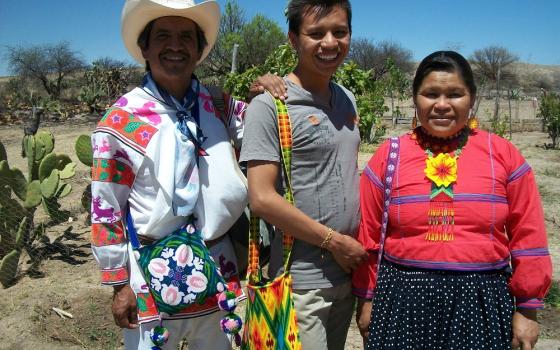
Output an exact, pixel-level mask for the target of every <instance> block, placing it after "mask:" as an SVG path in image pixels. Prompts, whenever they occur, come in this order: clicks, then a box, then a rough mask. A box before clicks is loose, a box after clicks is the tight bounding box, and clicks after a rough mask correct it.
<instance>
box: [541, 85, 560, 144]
mask: <svg viewBox="0 0 560 350" xmlns="http://www.w3.org/2000/svg"><path fill="white" fill-rule="evenodd" d="M539 109H540V112H539V116H540V117H541V118H542V119H543V123H544V126H545V128H546V131H547V132H548V136H550V138H551V139H552V145H551V147H552V148H556V147H557V146H558V137H559V136H560V95H557V94H554V93H548V94H547V93H545V94H544V95H543V97H542V99H541V103H540V106H539Z"/></svg>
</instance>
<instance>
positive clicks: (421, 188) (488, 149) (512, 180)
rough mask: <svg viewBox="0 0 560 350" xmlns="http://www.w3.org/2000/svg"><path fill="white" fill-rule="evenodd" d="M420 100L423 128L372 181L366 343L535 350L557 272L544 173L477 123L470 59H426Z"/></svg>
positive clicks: (387, 155)
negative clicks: (540, 316) (537, 173)
mask: <svg viewBox="0 0 560 350" xmlns="http://www.w3.org/2000/svg"><path fill="white" fill-rule="evenodd" d="M413 98H414V104H415V107H416V113H417V116H418V120H419V122H420V125H421V126H418V127H415V125H414V129H413V130H412V131H411V132H409V133H407V134H405V135H402V136H400V137H398V138H392V139H390V140H388V141H387V142H385V143H384V144H383V145H381V147H380V148H379V150H378V151H377V152H376V153H375V155H374V156H373V157H372V158H371V160H370V161H369V163H368V165H367V167H366V168H365V169H364V173H363V175H362V178H361V188H360V196H361V199H360V201H361V210H362V222H361V225H360V232H359V236H358V240H359V241H360V242H361V243H362V244H363V245H364V247H365V248H366V249H367V250H368V252H369V256H370V257H369V261H368V263H365V264H363V265H362V266H360V268H358V269H357V270H355V271H354V275H353V284H354V294H355V295H356V296H358V297H359V298H360V299H359V300H360V301H359V305H358V326H359V327H360V331H361V332H362V335H363V336H364V338H365V340H366V343H367V346H366V348H367V349H399V350H400V349H408V348H411V349H412V348H414V349H419V348H421V349H467V348H468V349H511V347H512V346H513V347H521V348H522V349H532V347H533V346H534V345H535V343H536V341H537V337H538V334H539V326H538V323H537V319H536V309H539V308H542V307H543V298H544V296H545V294H546V292H547V291H548V288H549V287H550V283H551V275H552V266H551V259H550V256H549V253H548V248H547V237H546V232H545V226H544V216H543V210H542V205H541V200H540V196H539V193H538V190H537V186H536V183H535V178H534V174H533V171H532V169H531V167H530V166H529V165H528V164H527V162H526V161H525V159H524V158H523V156H522V155H521V154H520V153H519V151H518V150H517V149H516V148H515V147H514V146H513V145H512V144H511V143H510V142H508V141H506V140H504V139H503V138H501V137H499V136H497V135H494V134H491V133H488V132H486V131H483V130H480V129H477V128H476V126H477V125H476V124H477V122H476V119H474V116H472V107H473V104H474V102H475V98H476V86H475V84H474V79H473V74H472V70H471V68H470V66H469V63H468V62H467V61H466V60H465V59H464V58H463V57H462V56H461V55H460V54H458V53H456V52H453V51H438V52H434V53H432V54H430V55H429V56H427V57H426V58H425V59H424V60H423V61H422V62H421V63H420V65H419V67H418V69H417V71H416V76H415V78H414V82H413ZM415 121H416V117H415ZM380 252H381V254H380ZM380 256H382V259H381V258H380Z"/></svg>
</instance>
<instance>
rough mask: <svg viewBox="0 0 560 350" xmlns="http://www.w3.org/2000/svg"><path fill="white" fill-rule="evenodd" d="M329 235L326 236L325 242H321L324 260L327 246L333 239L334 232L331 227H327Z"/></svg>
mask: <svg viewBox="0 0 560 350" xmlns="http://www.w3.org/2000/svg"><path fill="white" fill-rule="evenodd" d="M327 229H328V230H327V235H326V236H325V239H324V240H323V242H321V246H320V247H321V259H323V257H324V255H325V248H326V247H327V245H328V244H329V242H330V241H331V239H332V237H333V233H334V230H333V229H332V228H330V227H327Z"/></svg>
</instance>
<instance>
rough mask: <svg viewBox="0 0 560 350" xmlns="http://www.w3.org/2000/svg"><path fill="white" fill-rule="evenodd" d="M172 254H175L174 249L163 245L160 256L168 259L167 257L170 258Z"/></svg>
mask: <svg viewBox="0 0 560 350" xmlns="http://www.w3.org/2000/svg"><path fill="white" fill-rule="evenodd" d="M173 254H175V249H173V248H170V247H165V248H164V249H163V251H162V252H161V256H162V257H163V258H164V259H169V258H171V257H172V256H173Z"/></svg>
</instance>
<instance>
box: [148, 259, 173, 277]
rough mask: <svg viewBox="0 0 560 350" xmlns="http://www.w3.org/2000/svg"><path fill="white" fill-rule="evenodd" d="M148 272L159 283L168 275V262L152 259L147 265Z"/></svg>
mask: <svg viewBox="0 0 560 350" xmlns="http://www.w3.org/2000/svg"><path fill="white" fill-rule="evenodd" d="M148 271H150V273H151V274H152V276H153V277H154V278H157V279H158V280H160V281H161V280H163V277H165V276H167V275H168V274H169V261H167V260H165V259H161V258H155V259H152V260H150V264H149V265H148Z"/></svg>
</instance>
